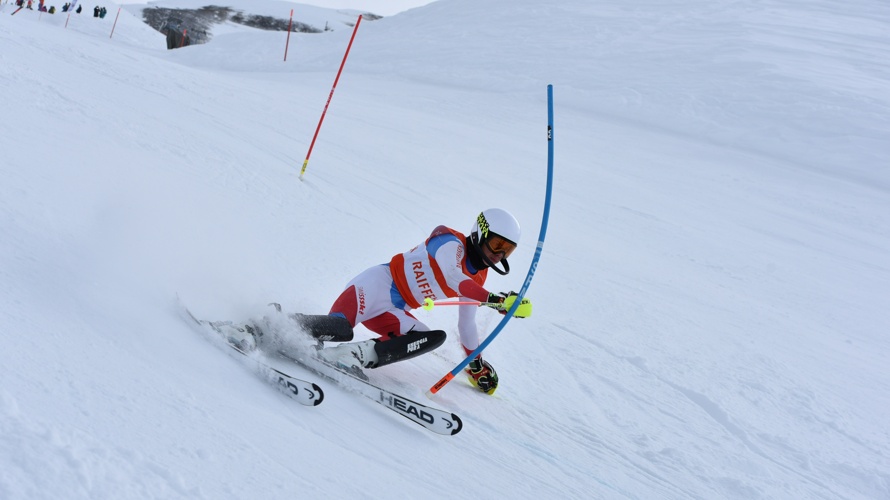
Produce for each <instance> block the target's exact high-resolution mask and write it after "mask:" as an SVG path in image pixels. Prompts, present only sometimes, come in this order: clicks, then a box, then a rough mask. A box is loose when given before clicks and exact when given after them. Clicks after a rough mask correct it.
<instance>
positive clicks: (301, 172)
mask: <svg viewBox="0 0 890 500" xmlns="http://www.w3.org/2000/svg"><path fill="white" fill-rule="evenodd" d="M361 23H362V16H358V21H356V23H355V28H354V29H353V30H352V37H351V38H350V39H349V45H347V46H346V54H344V55H343V62H341V63H340V69H339V70H338V71H337V78H335V79H334V86H333V87H331V93H330V94H328V101H327V102H326V103H325V104H324V110H323V111H322V112H321V118H319V119H318V126H317V127H315V135H313V136H312V142H311V143H310V144H309V151H308V152H307V153H306V159H305V160H303V168H302V169H300V180H301V181H302V180H303V174H305V173H306V166H307V165H309V156H310V155H311V154H312V147H313V146H315V139H317V138H318V131H319V130H321V123H322V122H323V121H324V115H325V114H326V113H327V112H328V106H329V105H330V104H331V98H333V97H334V90H337V82H338V81H339V80H340V73H342V72H343V66H345V65H346V58H347V57H349V49H351V48H352V41H353V40H355V34H356V32H358V25H359V24H361Z"/></svg>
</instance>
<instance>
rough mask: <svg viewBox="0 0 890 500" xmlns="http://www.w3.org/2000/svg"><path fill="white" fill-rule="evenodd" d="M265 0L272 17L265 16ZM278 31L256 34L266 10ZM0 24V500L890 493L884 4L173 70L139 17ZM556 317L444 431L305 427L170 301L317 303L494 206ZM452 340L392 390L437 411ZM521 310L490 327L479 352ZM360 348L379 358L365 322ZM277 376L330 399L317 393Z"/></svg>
mask: <svg viewBox="0 0 890 500" xmlns="http://www.w3.org/2000/svg"><path fill="white" fill-rule="evenodd" d="M252 3H253V2H252ZM255 3H256V5H257V7H256V8H257V11H260V10H263V9H267V8H269V6H268V5H265V4H264V3H263V2H255ZM107 7H108V10H109V16H108V17H106V18H105V19H103V20H98V19H94V18H92V17H91V16H84V17H76V16H72V17H71V19H70V20H68V21H69V24H68V27H67V28H66V27H65V21H66V18H65V17H63V16H60V15H59V14H56V15H55V16H50V15H48V14H44V15H42V16H41V15H39V13H37V12H30V11H22V12H19V13H18V14H16V15H15V16H14V17H13V16H10V15H9V13H10V12H11V11H12V8H11V6H10V5H3V6H0V47H2V49H0V96H2V98H0V99H2V100H0V110H2V116H3V120H2V130H0V168H2V178H3V182H2V183H0V234H2V235H3V238H2V239H0V299H2V300H0V324H2V325H4V333H3V337H2V338H3V340H4V344H5V345H4V347H3V349H0V380H2V382H3V383H2V384H0V498H4V499H5V498H10V499H26V498H27V499H32V498H91V499H92V498H116V499H117V498H213V499H216V498H281V497H289V496H300V497H301V498H320V497H324V498H329V497H338V498H339V497H346V498H351V497H362V498H386V497H391V496H393V495H395V494H398V495H406V496H420V497H425V498H455V497H467V496H470V495H481V496H484V497H493V498H541V497H544V498H636V499H650V498H814V499H835V498H851V499H859V498H867V499H880V498H888V497H890V458H888V457H890V452H888V450H890V446H888V444H890V435H888V429H887V426H886V423H885V422H887V421H888V420H890V415H888V408H890V396H888V394H890V391H888V389H890V372H888V368H887V363H886V359H887V357H888V354H890V342H888V337H887V333H886V332H888V331H890V319H888V315H887V310H888V306H890V301H888V296H890V294H888V293H887V291H888V290H890V265H888V255H890V221H888V217H890V215H888V214H890V173H888V169H887V165H888V164H890V162H888V160H890V140H888V139H890V66H888V62H887V59H886V57H885V56H886V54H887V52H888V49H890V37H888V33H890V29H888V28H890V7H888V6H887V5H886V2H882V1H879V0H858V1H855V2H845V3H843V5H841V4H836V3H834V2H827V1H821V0H819V1H808V2H803V1H782V2H780V1H778V0H761V1H759V2H754V3H751V2H730V1H728V0H720V1H708V2H706V1H704V0H676V1H673V2H637V3H633V4H628V3H627V2H618V1H613V2H589V1H588V0H563V1H562V2H559V5H558V6H550V5H547V4H545V3H542V2H539V1H532V0H513V1H510V2H507V1H504V0H494V1H489V2H475V1H470V0H438V1H436V2H434V3H431V4H429V5H427V6H424V7H421V8H417V9H412V10H410V11H407V12H404V13H402V14H398V15H395V16H392V17H386V18H384V19H381V20H378V21H375V22H373V23H370V22H369V23H362V25H361V27H360V30H359V32H358V35H357V36H356V41H355V45H354V46H353V48H352V52H351V54H350V59H349V61H348V62H347V64H346V68H345V70H344V73H343V76H342V77H341V79H340V82H339V85H338V87H337V90H336V93H335V95H334V97H333V100H332V101H331V104H330V107H329V108H328V113H327V117H326V118H325V123H324V126H323V127H322V130H321V133H320V135H319V138H318V141H317V142H316V144H315V149H314V151H313V153H312V157H311V159H310V162H309V166H308V170H307V173H306V176H305V180H304V181H302V182H301V181H300V180H299V179H298V173H299V167H300V165H301V164H302V162H303V160H304V158H305V157H306V152H307V150H308V147H309V142H310V140H311V138H312V133H313V132H314V131H315V127H316V125H317V123H318V118H319V115H320V114H321V111H322V109H323V107H324V104H325V101H326V99H327V98H328V96H329V93H330V91H331V85H332V83H333V80H334V77H335V75H336V70H337V68H338V66H339V64H340V61H341V58H342V56H343V51H344V50H345V48H346V44H347V43H348V40H349V36H350V35H351V32H350V30H342V29H341V30H336V31H334V32H331V33H325V34H316V35H308V34H297V35H292V37H291V45H290V52H289V54H288V61H287V62H286V63H285V62H283V61H282V55H283V51H284V43H285V34H284V33H266V32H259V31H255V30H244V31H239V32H233V33H230V34H227V35H225V36H218V37H216V38H214V40H213V41H212V42H211V43H209V44H206V45H202V46H193V47H187V48H184V49H180V50H175V51H166V50H165V49H164V47H165V43H164V38H163V36H161V35H160V34H158V33H156V32H154V31H153V30H151V29H150V28H148V27H147V26H146V25H144V24H143V23H141V21H139V20H138V19H137V18H135V17H133V15H131V14H129V13H128V11H127V10H126V9H124V10H123V11H122V12H121V18H120V19H119V20H118V24H117V26H116V28H115V33H114V37H113V38H109V34H110V28H111V24H112V22H113V20H114V15H115V14H116V13H117V10H118V9H117V8H114V7H116V6H114V5H113V4H108V5H107ZM551 83H552V84H553V85H554V94H555V101H556V117H555V122H556V126H555V149H556V179H555V186H554V198H553V207H552V213H551V223H550V228H549V232H548V235H547V241H546V242H545V246H544V251H543V254H542V259H541V262H540V265H539V266H538V268H537V273H536V275H535V279H534V281H533V283H532V285H531V287H530V289H529V297H530V298H531V299H532V300H533V302H534V307H535V309H534V315H533V316H532V317H531V318H529V319H525V320H513V321H512V322H510V323H509V324H508V327H507V328H506V330H505V331H504V332H503V334H502V335H501V336H500V337H498V339H497V340H496V341H495V342H494V343H492V345H491V346H490V347H489V349H488V350H487V351H486V358H487V359H488V360H490V361H491V363H492V364H493V365H494V366H495V367H496V368H497V370H498V373H499V374H500V378H501V388H500V389H499V390H498V392H497V394H496V395H495V396H494V397H487V396H485V395H482V394H478V393H476V392H474V391H472V390H470V388H469V387H468V385H467V384H466V383H465V382H464V381H463V380H455V381H454V382H452V383H451V384H449V386H448V387H447V388H445V389H444V390H443V391H442V393H440V395H438V396H437V397H436V399H435V400H434V401H433V402H432V403H433V404H435V405H437V406H439V407H442V408H446V409H450V410H452V411H455V412H456V413H458V414H459V415H460V416H461V418H462V419H463V421H464V426H465V427H464V430H463V431H462V432H461V433H460V434H459V435H457V436H454V437H449V438H445V437H440V436H436V435H433V434H430V433H428V432H426V431H424V430H422V429H420V428H419V427H416V426H414V425H413V424H411V423H409V422H407V421H405V420H404V419H401V418H399V417H397V416H394V415H392V414H390V413H389V412H386V411H385V410H382V409H380V408H378V407H376V406H375V405H372V404H370V403H368V402H366V401H363V400H361V399H359V398H357V397H356V396H355V395H352V394H350V393H349V392H346V391H344V390H342V389H340V388H338V387H336V386H332V385H330V384H326V383H324V382H320V385H322V386H323V387H324V389H325V390H326V393H327V397H326V400H325V402H324V404H322V405H321V406H319V407H317V408H305V407H302V406H300V405H297V404H295V403H294V402H292V401H290V400H288V399H287V398H285V397H283V396H282V395H281V394H279V393H277V392H276V391H275V390H274V389H272V388H270V387H269V386H268V385H266V384H264V383H263V382H262V381H260V380H258V379H257V378H255V377H253V376H251V375H250V373H249V371H248V370H247V369H245V368H244V367H243V366H240V365H239V363H238V362H237V361H236V360H233V359H232V358H230V357H228V356H225V355H224V354H223V353H221V352H220V351H219V350H217V349H215V348H213V347H212V346H211V345H209V344H208V343H207V342H206V340H204V339H202V338H201V337H200V336H199V335H197V334H195V333H194V331H193V330H192V329H190V328H189V327H188V326H187V325H186V324H185V323H184V322H183V321H182V319H181V318H180V316H179V314H178V311H177V309H176V306H175V297H176V295H177V294H179V296H180V297H182V299H183V300H184V302H185V303H186V304H188V305H189V306H190V308H191V309H192V310H193V311H194V312H195V313H196V314H198V315H200V316H202V317H205V318H210V319H235V320H238V319H244V318H248V317H252V316H258V315H261V314H263V313H264V311H266V309H267V307H266V304H267V303H268V302H270V301H273V300H274V301H277V302H281V303H282V304H284V306H285V307H286V308H287V309H288V310H291V311H304V312H322V313H323V312H325V311H327V309H328V307H329V305H330V302H331V301H332V300H333V299H334V298H335V297H336V295H337V294H338V293H339V292H340V290H341V288H342V286H343V285H344V284H345V283H346V282H347V281H348V280H349V279H350V278H351V277H352V276H353V275H354V274H355V273H357V272H359V271H361V270H363V269H364V268H366V267H367V266H370V265H373V264H377V263H380V262H383V261H385V260H387V259H389V258H390V257H391V255H392V254H393V253H395V252H397V251H403V250H406V249H408V248H410V247H412V246H413V245H415V244H417V243H418V242H420V241H421V240H422V239H423V238H425V237H426V235H427V234H428V232H429V231H430V230H431V229H432V228H433V227H434V226H436V225H437V224H440V223H444V224H448V225H451V226H453V227H455V228H457V229H462V230H468V229H469V227H470V225H471V223H472V220H473V217H474V216H475V215H476V213H478V211H479V210H481V209H483V208H487V207H490V206H500V207H503V208H506V209H508V210H511V211H512V212H514V213H515V214H516V216H517V217H518V218H519V220H520V221H521V222H522V224H523V230H524V236H523V241H522V244H521V246H520V249H519V250H518V251H517V252H516V254H515V256H514V257H513V259H512V266H513V268H514V272H513V273H511V274H510V275H509V276H507V277H499V276H492V277H491V279H490V280H489V283H488V286H489V288H491V289H494V290H509V289H518V288H519V287H520V286H521V285H522V281H523V279H524V277H525V271H526V270H527V269H528V265H529V263H530V260H531V257H532V255H533V254H534V240H535V238H536V236H537V233H538V227H539V224H540V221H541V216H542V208H543V207H542V203H543V194H544V180H545V177H544V175H545V170H546V161H547V150H546V147H547V144H546V140H545V129H546V111H547V110H546V85H547V84H551ZM440 309H442V310H434V311H432V312H424V311H420V312H419V313H418V314H419V315H420V316H421V317H422V318H423V319H424V321H425V322H427V323H428V324H431V325H436V326H437V327H441V328H443V329H445V330H446V331H447V332H448V333H449V340H448V341H447V342H446V344H445V345H444V346H443V347H441V348H440V349H439V350H437V351H436V352H435V353H433V354H431V355H428V356H423V357H420V358H418V359H415V360H410V361H407V362H404V363H399V364H396V365H393V366H388V367H384V368H381V369H379V370H375V371H373V372H371V373H370V375H371V376H372V377H373V378H374V380H375V381H377V382H379V383H381V384H384V385H387V386H390V387H393V388H395V389H398V390H400V391H403V392H405V393H406V394H407V395H408V396H411V397H417V398H422V397H423V396H422V393H423V392H424V391H425V390H426V389H427V388H428V387H429V386H430V385H432V384H433V383H434V382H435V381H436V380H438V379H439V377H441V376H442V375H444V374H445V373H446V372H447V371H448V370H450V369H451V368H452V367H453V366H454V365H455V364H457V363H458V362H459V361H460V360H461V359H462V352H461V350H460V346H459V344H458V342H457V335H456V333H457V332H456V315H455V312H454V311H450V310H447V308H440ZM499 319H500V316H498V315H497V314H495V313H493V312H488V313H483V314H480V317H479V323H480V327H481V329H482V330H483V331H490V330H491V329H492V328H493V327H494V326H495V325H496V324H497V322H498V321H499ZM357 336H358V337H359V338H368V337H369V336H370V334H369V333H368V332H367V331H366V330H364V329H362V328H359V329H357ZM291 370H292V371H293V372H294V374H296V375H302V376H304V377H306V378H311V377H312V376H311V375H310V374H309V373H306V372H305V371H302V370H301V369H300V368H297V367H293V368H291Z"/></svg>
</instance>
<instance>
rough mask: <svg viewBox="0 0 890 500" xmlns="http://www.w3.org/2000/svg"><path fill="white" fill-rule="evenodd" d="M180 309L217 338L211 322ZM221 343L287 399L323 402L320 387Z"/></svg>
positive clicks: (184, 308) (312, 403) (317, 403)
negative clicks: (246, 362) (274, 386)
mask: <svg viewBox="0 0 890 500" xmlns="http://www.w3.org/2000/svg"><path fill="white" fill-rule="evenodd" d="M182 309H183V311H184V312H185V314H187V315H188V318H189V320H190V324H191V325H192V326H194V327H195V328H197V329H199V331H200V332H201V333H202V334H210V333H211V332H212V333H213V335H216V336H219V332H218V331H217V330H216V329H215V328H214V327H213V323H212V322H209V321H204V320H200V319H198V318H196V317H195V315H194V314H192V312H191V311H189V310H188V308H186V307H185V306H183V307H182ZM223 342H224V343H225V345H227V346H228V347H230V348H231V349H232V350H234V351H235V352H237V353H239V354H241V356H243V357H244V359H245V360H248V361H249V363H250V364H251V365H252V369H253V371H254V372H255V373H257V375H259V376H261V377H262V378H263V379H264V380H266V381H268V382H270V383H273V384H275V385H276V386H277V387H278V389H279V390H280V391H281V392H283V393H284V394H285V395H286V396H288V397H289V398H291V399H293V400H295V401H296V402H298V403H300V404H302V405H305V406H318V405H320V404H321V402H322V401H324V391H322V390H321V387H319V386H318V385H316V384H314V383H312V382H309V381H307V380H303V379H299V378H297V377H294V376H291V375H289V374H287V373H284V372H283V371H281V370H279V369H277V368H273V367H271V366H269V365H267V364H266V363H264V362H262V361H260V360H259V359H257V358H256V357H254V356H251V355H250V354H249V353H247V352H245V351H244V350H242V349H241V348H239V347H238V346H235V345H232V344H230V343H229V342H228V341H227V340H225V339H223Z"/></svg>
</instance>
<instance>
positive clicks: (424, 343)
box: [319, 208, 531, 394]
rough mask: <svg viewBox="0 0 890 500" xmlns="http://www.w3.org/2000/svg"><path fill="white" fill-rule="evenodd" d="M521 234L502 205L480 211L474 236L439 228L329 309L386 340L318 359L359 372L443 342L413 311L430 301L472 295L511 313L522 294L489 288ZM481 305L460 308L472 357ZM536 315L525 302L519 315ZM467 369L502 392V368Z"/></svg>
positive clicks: (332, 350)
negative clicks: (487, 281)
mask: <svg viewBox="0 0 890 500" xmlns="http://www.w3.org/2000/svg"><path fill="white" fill-rule="evenodd" d="M519 236H520V228H519V223H518V222H517V221H516V219H515V218H514V217H513V216H512V215H510V213H508V212H507V211H505V210H501V209H499V208H492V209H488V210H485V211H483V212H482V213H480V214H479V216H478V217H477V218H476V222H475V224H474V225H473V229H472V231H471V232H470V235H469V236H464V235H463V234H461V233H459V232H457V231H455V230H453V229H451V228H448V227H445V226H439V227H437V228H435V229H434V230H433V232H432V234H430V236H429V238H427V239H426V241H424V242H423V243H421V244H420V245H417V246H416V247H414V248H412V249H411V250H409V251H408V252H405V253H400V254H397V255H396V256H394V257H393V258H392V259H391V260H390V262H388V263H386V264H381V265H378V266H375V267H372V268H370V269H367V270H365V271H364V272H362V273H361V274H359V275H358V276H356V277H355V278H353V279H352V281H350V282H349V283H348V284H347V285H346V289H345V290H344V291H343V293H341V294H340V296H339V297H338V298H337V300H336V301H335V302H334V305H333V306H332V307H331V311H330V313H329V314H330V315H333V316H341V317H343V318H346V320H348V321H349V323H350V324H351V325H352V326H353V327H355V325H357V324H358V323H361V324H363V325H364V326H365V327H366V328H368V329H369V330H371V331H372V332H374V333H376V334H377V335H379V336H380V338H379V339H372V340H366V341H363V342H354V343H348V344H341V345H338V346H336V347H329V348H325V349H322V350H320V351H319V356H321V357H322V358H323V359H325V360H327V361H328V362H331V363H335V364H337V365H339V366H340V367H342V368H345V369H349V370H352V371H358V372H360V371H361V368H377V367H379V366H383V365H385V364H389V363H392V362H395V361H400V360H403V359H408V358H412V357H414V356H417V355H420V354H424V353H427V352H429V351H432V350H433V349H436V348H437V347H439V346H440V345H442V343H444V342H445V332H444V331H441V330H432V331H431V330H430V329H429V327H427V326H426V325H425V324H423V323H422V322H421V321H419V320H418V319H417V318H415V317H414V316H413V315H412V314H411V313H410V312H409V311H410V310H411V309H417V308H419V307H421V306H422V305H423V302H424V300H425V299H432V300H438V299H443V298H446V297H449V298H455V297H466V298H468V299H472V300H474V301H479V302H495V303H499V304H502V307H503V308H504V310H502V311H501V313H502V314H505V310H507V309H509V308H510V307H512V305H513V302H514V301H515V299H516V294H515V293H513V292H510V293H509V294H493V293H490V292H489V291H488V290H486V289H485V288H483V285H484V284H485V279H486V277H487V276H488V269H489V268H490V269H494V270H495V272H497V273H498V274H501V275H506V274H507V273H509V272H510V265H509V264H508V263H507V257H509V256H510V254H511V253H513V250H515V249H516V245H517V244H518V243H519ZM498 264H501V266H502V267H501V268H499V267H498ZM476 309H478V307H477V306H475V305H461V306H458V311H459V312H458V331H459V332H460V341H461V345H462V346H463V348H464V351H466V353H467V354H468V355H469V354H470V353H471V352H473V351H474V350H475V349H476V348H477V347H478V346H479V333H478V331H477V328H476ZM530 315H531V301H528V300H523V301H522V302H521V303H520V306H519V307H518V308H517V310H516V312H515V316H516V317H518V318H523V317H528V316H530ZM465 371H466V373H467V375H468V376H469V379H470V382H471V383H472V384H473V385H474V386H475V387H477V388H478V389H479V390H481V391H482V392H485V393H487V394H493V393H494V391H495V389H497V387H498V376H497V372H495V370H494V368H493V367H492V366H491V364H489V363H488V362H487V361H484V360H483V359H482V356H481V355H479V356H477V357H476V358H475V359H474V360H473V361H472V362H470V364H469V365H468V366H467V368H466V370H465Z"/></svg>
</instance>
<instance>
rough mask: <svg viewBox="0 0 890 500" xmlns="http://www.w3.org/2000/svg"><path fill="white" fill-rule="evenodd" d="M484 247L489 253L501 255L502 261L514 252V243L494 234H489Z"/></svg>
mask: <svg viewBox="0 0 890 500" xmlns="http://www.w3.org/2000/svg"><path fill="white" fill-rule="evenodd" d="M485 246H486V247H488V250H489V251H491V253H493V254H495V255H497V254H501V258H502V259H506V258H507V257H509V256H510V254H511V253H513V250H516V243H513V242H512V241H510V240H508V239H507V238H504V237H503V236H500V235H497V234H494V233H490V234H489V237H488V239H487V240H485Z"/></svg>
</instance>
